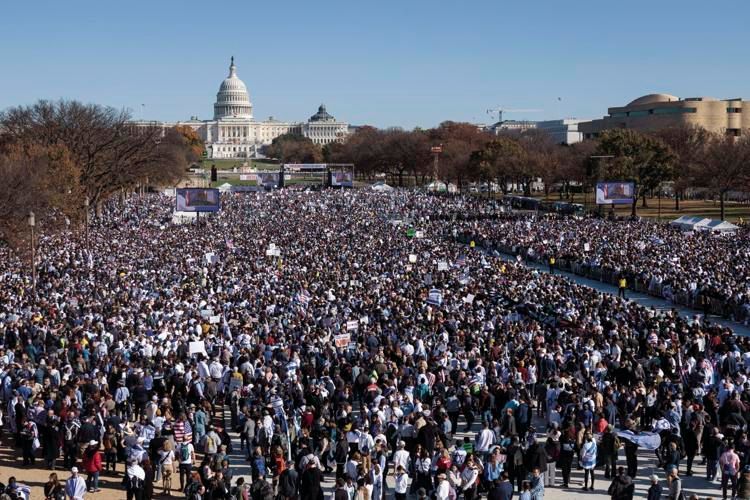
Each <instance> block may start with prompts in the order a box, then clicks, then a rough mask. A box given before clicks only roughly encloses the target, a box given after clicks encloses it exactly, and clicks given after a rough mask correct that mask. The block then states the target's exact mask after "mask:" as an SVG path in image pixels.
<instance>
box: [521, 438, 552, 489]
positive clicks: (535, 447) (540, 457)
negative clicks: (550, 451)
mask: <svg viewBox="0 0 750 500" xmlns="http://www.w3.org/2000/svg"><path fill="white" fill-rule="evenodd" d="M524 466H525V467H526V470H534V469H535V468H537V469H539V472H540V475H542V476H543V475H544V473H545V472H546V471H547V451H546V450H545V449H544V445H542V444H541V443H538V442H536V441H534V443H533V444H532V445H531V446H529V449H528V450H526V456H525V459H524ZM542 480H544V478H542Z"/></svg>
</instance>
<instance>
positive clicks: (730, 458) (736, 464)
mask: <svg viewBox="0 0 750 500" xmlns="http://www.w3.org/2000/svg"><path fill="white" fill-rule="evenodd" d="M719 467H720V468H721V491H722V493H723V494H724V498H726V497H727V487H728V486H729V483H732V498H734V497H735V496H737V474H738V472H739V470H740V457H739V455H737V453H735V452H734V444H733V443H732V442H730V443H729V444H727V447H726V449H725V451H724V453H722V454H721V457H719Z"/></svg>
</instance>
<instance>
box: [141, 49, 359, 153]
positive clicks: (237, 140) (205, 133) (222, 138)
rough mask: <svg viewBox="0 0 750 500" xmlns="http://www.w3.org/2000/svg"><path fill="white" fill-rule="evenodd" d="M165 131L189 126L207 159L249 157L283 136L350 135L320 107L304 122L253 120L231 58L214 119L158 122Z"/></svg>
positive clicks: (319, 140)
mask: <svg viewBox="0 0 750 500" xmlns="http://www.w3.org/2000/svg"><path fill="white" fill-rule="evenodd" d="M135 123H136V124H137V125H139V126H153V125H154V122H150V121H137V122H135ZM158 124H159V125H161V126H163V127H165V128H167V127H173V126H177V125H183V126H189V127H191V128H193V129H194V130H195V131H197V132H198V134H199V135H200V137H201V139H203V142H204V143H205V145H206V153H207V156H208V157H209V158H250V157H255V156H257V155H258V149H259V148H260V146H263V145H266V144H270V143H271V141H273V140H274V139H275V138H276V137H278V136H280V135H283V134H296V135H300V136H303V137H308V138H310V140H312V141H313V142H314V143H315V144H320V145H324V144H329V143H331V142H335V141H342V140H343V139H344V137H345V136H346V135H347V134H348V133H349V124H348V123H345V122H340V121H338V120H336V119H335V118H334V117H333V116H331V115H329V114H328V112H327V111H326V107H325V105H322V104H321V105H320V107H319V108H318V112H317V113H315V114H314V115H312V116H311V117H310V118H309V119H308V120H307V121H306V122H282V121H278V120H274V119H273V118H269V119H268V120H266V121H256V120H255V119H254V118H253V104H252V102H250V95H249V93H248V91H247V86H246V85H245V83H244V82H243V81H242V80H240V79H239V77H238V76H237V66H236V65H235V64H234V57H232V60H231V63H230V65H229V76H227V77H226V78H225V79H224V81H223V82H221V86H219V92H218V93H217V94H216V102H215V103H214V119H213V120H199V119H198V117H192V118H191V119H190V120H188V121H180V122H169V123H167V122H158Z"/></svg>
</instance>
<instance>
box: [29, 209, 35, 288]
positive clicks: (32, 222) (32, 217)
mask: <svg viewBox="0 0 750 500" xmlns="http://www.w3.org/2000/svg"><path fill="white" fill-rule="evenodd" d="M34 226H36V216H35V215H34V212H29V227H30V228H31V287H32V290H34V293H36V248H35V246H34Z"/></svg>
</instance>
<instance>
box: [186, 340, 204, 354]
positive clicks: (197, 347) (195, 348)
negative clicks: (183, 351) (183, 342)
mask: <svg viewBox="0 0 750 500" xmlns="http://www.w3.org/2000/svg"><path fill="white" fill-rule="evenodd" d="M189 348H190V354H203V355H204V356H208V353H206V343H205V342H204V341H202V340H199V341H197V342H190V346H189Z"/></svg>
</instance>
